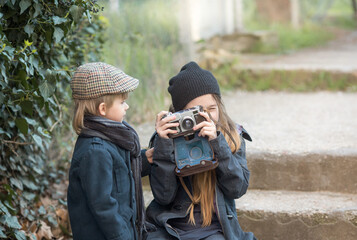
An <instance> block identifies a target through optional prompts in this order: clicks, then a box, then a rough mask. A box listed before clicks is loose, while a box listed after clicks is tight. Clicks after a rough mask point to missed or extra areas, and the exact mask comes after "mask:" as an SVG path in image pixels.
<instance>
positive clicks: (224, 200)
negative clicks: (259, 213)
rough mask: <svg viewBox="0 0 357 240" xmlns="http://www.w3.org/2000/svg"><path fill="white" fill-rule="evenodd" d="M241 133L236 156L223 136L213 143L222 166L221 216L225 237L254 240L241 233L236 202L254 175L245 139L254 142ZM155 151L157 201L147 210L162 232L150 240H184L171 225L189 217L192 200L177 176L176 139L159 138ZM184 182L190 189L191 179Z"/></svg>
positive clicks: (153, 169)
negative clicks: (251, 175) (246, 155)
mask: <svg viewBox="0 0 357 240" xmlns="http://www.w3.org/2000/svg"><path fill="white" fill-rule="evenodd" d="M239 127H240V126H239ZM239 130H240V134H241V142H242V144H241V147H240V149H239V151H238V152H237V153H235V154H232V153H231V150H230V148H229V146H228V143H227V142H226V140H225V138H224V136H223V134H221V133H218V137H217V138H216V139H214V140H212V141H210V144H211V146H212V148H213V150H214V153H215V156H216V157H217V159H218V162H219V165H218V167H217V168H216V176H217V184H216V205H217V206H216V207H217V216H218V218H219V220H220V223H221V226H222V230H223V234H224V236H225V238H226V239H229V240H235V239H236V240H240V239H244V240H248V239H254V235H253V234H252V233H250V232H249V233H246V232H243V230H242V229H241V227H240V225H239V223H238V218H237V213H236V206H235V202H234V199H236V198H239V197H241V196H243V195H244V194H245V193H246V191H247V188H248V184H249V175H250V173H249V170H248V168H247V161H246V157H245V142H244V140H243V137H245V138H246V139H248V140H251V139H250V137H249V135H248V134H247V133H246V132H245V130H244V129H243V128H242V127H240V128H239ZM154 147H155V151H154V164H153V165H152V167H151V174H150V185H151V189H152V192H153V195H154V200H153V201H152V202H151V203H150V205H149V206H148V208H147V218H148V220H149V221H150V222H152V223H154V224H155V225H156V226H157V227H158V229H157V231H156V232H153V233H151V234H150V235H149V239H180V238H179V236H178V234H177V232H176V230H175V229H174V228H173V227H172V226H170V225H169V224H168V223H167V222H168V220H169V219H173V218H180V217H185V216H186V215H187V214H186V212H187V209H188V207H189V205H190V203H191V200H190V198H189V197H188V195H187V193H186V192H185V190H184V189H183V187H182V185H181V183H180V181H179V179H178V178H177V176H176V175H175V171H174V169H175V167H176V165H175V160H174V152H173V141H172V139H163V138H160V137H158V136H156V138H155V140H154ZM184 181H185V183H186V185H187V186H188V188H190V187H191V185H190V182H189V179H188V178H184Z"/></svg>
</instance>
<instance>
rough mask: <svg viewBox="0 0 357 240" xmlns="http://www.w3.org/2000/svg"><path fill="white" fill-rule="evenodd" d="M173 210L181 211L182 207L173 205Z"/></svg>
mask: <svg viewBox="0 0 357 240" xmlns="http://www.w3.org/2000/svg"><path fill="white" fill-rule="evenodd" d="M174 209H176V210H181V209H182V206H181V205H175V206H174Z"/></svg>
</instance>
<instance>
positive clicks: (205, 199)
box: [187, 94, 241, 227]
mask: <svg viewBox="0 0 357 240" xmlns="http://www.w3.org/2000/svg"><path fill="white" fill-rule="evenodd" d="M212 96H213V98H214V99H215V101H216V103H217V106H218V111H219V119H218V122H216V126H217V130H219V131H221V133H222V134H223V136H224V137H225V139H226V141H227V143H228V146H229V147H230V149H231V152H232V153H236V152H237V151H238V150H239V148H240V144H241V141H240V136H239V133H238V132H237V128H236V125H235V123H234V122H233V121H232V119H231V118H230V117H229V116H228V114H227V112H226V109H225V107H224V104H223V102H222V99H221V97H220V96H218V95H216V94H212ZM191 182H192V191H193V194H192V198H193V199H192V203H191V205H190V207H189V208H188V210H187V212H189V213H190V217H189V223H191V224H193V225H195V224H196V223H195V218H194V214H193V213H194V207H195V205H196V204H200V206H201V216H202V220H203V221H202V227H206V226H209V225H211V221H212V215H213V212H214V198H215V186H216V171H215V170H214V169H213V170H210V171H206V172H202V173H198V174H195V175H193V176H192V181H191Z"/></svg>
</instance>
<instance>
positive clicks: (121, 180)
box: [114, 167, 131, 193]
mask: <svg viewBox="0 0 357 240" xmlns="http://www.w3.org/2000/svg"><path fill="white" fill-rule="evenodd" d="M114 178H115V183H116V188H117V192H118V193H129V191H130V184H131V181H130V176H129V174H128V171H127V169H124V168H123V167H119V168H115V169H114Z"/></svg>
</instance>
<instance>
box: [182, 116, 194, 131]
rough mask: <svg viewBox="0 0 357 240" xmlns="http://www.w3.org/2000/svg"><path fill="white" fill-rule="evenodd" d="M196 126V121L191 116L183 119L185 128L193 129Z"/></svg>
mask: <svg viewBox="0 0 357 240" xmlns="http://www.w3.org/2000/svg"><path fill="white" fill-rule="evenodd" d="M193 126H194V122H193V120H192V119H191V118H185V119H183V120H182V128H184V129H192V128H193Z"/></svg>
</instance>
